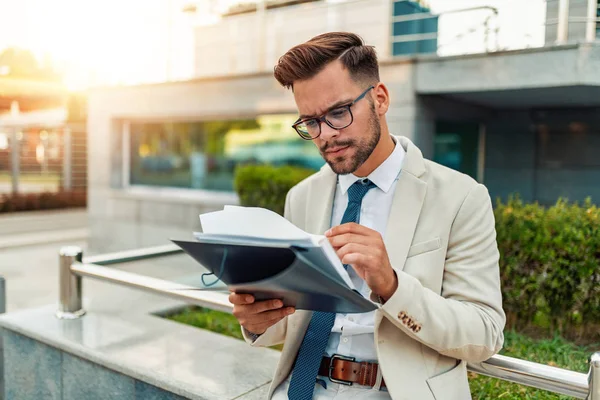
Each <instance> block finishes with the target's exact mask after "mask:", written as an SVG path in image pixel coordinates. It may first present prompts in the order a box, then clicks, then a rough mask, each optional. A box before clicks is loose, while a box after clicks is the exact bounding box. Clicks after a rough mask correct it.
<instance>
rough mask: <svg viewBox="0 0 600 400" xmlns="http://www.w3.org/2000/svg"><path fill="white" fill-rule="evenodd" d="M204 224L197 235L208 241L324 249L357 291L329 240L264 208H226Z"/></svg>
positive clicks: (202, 220) (203, 216)
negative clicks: (227, 240) (222, 240)
mask: <svg viewBox="0 0 600 400" xmlns="http://www.w3.org/2000/svg"><path fill="white" fill-rule="evenodd" d="M200 223H201V224H202V233H196V232H195V233H194V236H196V238H198V239H200V238H202V240H204V241H206V240H214V241H215V242H219V237H218V236H224V237H228V238H229V239H230V241H231V242H238V243H244V242H245V243H254V244H261V245H265V246H267V245H269V242H271V243H272V245H277V243H287V244H293V245H304V246H311V247H320V248H321V249H322V250H323V252H324V254H325V256H326V257H327V259H328V260H329V264H330V266H331V267H333V268H334V270H335V271H336V272H337V274H339V276H340V277H342V279H343V280H344V282H345V283H346V284H347V285H348V286H349V287H350V288H351V289H354V285H353V284H352V280H351V279H350V276H349V275H348V272H347V271H346V269H345V268H344V265H343V264H342V262H341V261H340V258H339V257H338V256H337V254H336V252H335V250H334V249H333V247H331V244H330V243H329V241H328V240H327V238H326V237H325V236H323V235H313V234H310V233H307V232H305V231H303V230H302V229H300V228H298V227H297V226H296V225H294V224H292V223H291V222H290V221H288V220H287V219H285V218H284V217H282V216H281V215H279V214H277V213H276V212H274V211H271V210H267V209H265V208H260V207H240V206H225V207H224V209H223V210H221V211H215V212H210V213H205V214H201V215H200ZM213 235H216V236H213ZM244 238H249V240H245V239H244ZM252 238H256V240H252Z"/></svg>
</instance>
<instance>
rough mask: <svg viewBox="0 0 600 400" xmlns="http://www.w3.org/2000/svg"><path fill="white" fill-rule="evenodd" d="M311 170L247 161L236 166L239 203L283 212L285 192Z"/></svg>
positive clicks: (235, 181)
mask: <svg viewBox="0 0 600 400" xmlns="http://www.w3.org/2000/svg"><path fill="white" fill-rule="evenodd" d="M314 172H315V171H313V170H311V169H304V168H298V167H291V166H283V167H274V166H270V165H246V166H242V167H238V168H237V169H236V171H235V178H234V183H233V185H234V188H235V191H236V192H237V194H238V196H239V198H240V204H241V205H243V206H246V207H262V208H267V209H269V210H273V211H275V212H277V213H278V214H280V215H283V208H284V205H285V196H286V194H287V192H288V191H289V190H290V189H291V188H292V187H293V186H294V185H296V184H297V183H298V182H300V181H302V180H303V179H305V178H307V177H309V176H310V175H312V174H314Z"/></svg>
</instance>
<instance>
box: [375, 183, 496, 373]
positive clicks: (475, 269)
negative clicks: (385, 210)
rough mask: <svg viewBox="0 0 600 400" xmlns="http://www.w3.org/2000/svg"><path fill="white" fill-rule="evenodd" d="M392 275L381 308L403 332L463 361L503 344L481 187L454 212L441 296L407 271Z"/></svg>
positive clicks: (490, 218) (491, 237)
mask: <svg viewBox="0 0 600 400" xmlns="http://www.w3.org/2000/svg"><path fill="white" fill-rule="evenodd" d="M396 274H397V276H398V289H397V290H396V292H395V293H394V295H393V296H392V297H390V298H389V299H388V301H387V302H386V303H385V304H384V305H383V306H382V307H381V310H382V312H383V313H384V316H385V317H387V319H389V320H390V321H391V322H392V323H393V324H394V325H396V326H397V327H398V328H399V329H401V330H402V331H403V332H404V333H406V334H407V335H409V336H410V337H412V338H414V339H415V340H417V341H419V342H421V343H423V344H425V345H426V346H428V347H430V348H432V349H434V350H436V351H437V352H438V353H441V354H443V355H446V356H449V357H453V358H457V359H461V360H466V361H467V362H481V361H484V360H487V359H488V358H490V357H491V356H492V355H494V354H496V353H497V352H498V351H499V350H500V349H501V348H502V344H503V342H504V336H503V333H502V332H503V329H504V324H505V322H506V316H505V314H504V311H503V310H502V294H501V291H500V276H499V275H500V274H499V252H498V246H497V243H496V229H495V221H494V213H493V209H492V204H491V200H490V196H489V194H488V191H487V189H486V188H485V186H483V185H479V184H478V185H476V186H474V188H473V189H472V190H471V191H470V192H469V193H468V194H467V196H466V198H465V199H464V201H463V204H462V205H461V207H460V209H459V211H458V213H457V215H456V216H455V219H454V222H453V224H452V227H451V229H450V236H449V241H448V250H447V254H446V261H445V267H444V277H443V281H442V293H441V295H439V294H437V293H434V292H433V291H431V290H430V289H428V288H425V287H423V285H422V284H421V283H420V281H419V280H417V279H416V278H415V277H413V276H411V275H409V274H407V273H404V272H402V271H398V270H397V271H396ZM407 321H408V323H407Z"/></svg>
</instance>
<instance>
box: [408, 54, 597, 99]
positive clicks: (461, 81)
mask: <svg viewBox="0 0 600 400" xmlns="http://www.w3.org/2000/svg"><path fill="white" fill-rule="evenodd" d="M597 71H600V46H598V45H595V44H587V45H579V46H577V45H568V46H559V47H553V48H543V49H533V50H522V51H513V52H501V53H494V54H488V55H473V56H465V57H449V58H443V59H436V58H431V59H424V60H419V62H418V63H417V73H416V79H417V80H416V90H417V92H418V93H420V94H445V93H446V94H450V93H454V94H456V93H464V92H488V91H506V90H517V89H528V88H547V87H565V86H574V85H593V86H599V85H600V74H598V72H597Z"/></svg>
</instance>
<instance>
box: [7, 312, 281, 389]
mask: <svg viewBox="0 0 600 400" xmlns="http://www.w3.org/2000/svg"><path fill="white" fill-rule="evenodd" d="M55 310H56V307H55V306H54V305H50V306H45V307H41V308H36V309H29V310H23V311H19V312H14V313H9V314H4V315H2V316H0V326H1V327H2V328H3V329H5V330H8V331H12V332H15V333H17V334H20V335H23V336H26V337H29V338H31V339H33V340H35V341H38V342H40V343H43V344H46V345H49V346H51V347H54V348H56V349H58V350H60V351H63V352H65V353H69V354H71V355H74V356H77V357H79V358H82V359H84V360H87V361H90V362H91V363H94V364H97V365H100V366H102V367H105V368H107V369H109V370H112V371H115V372H117V373H119V374H122V375H125V376H128V377H131V378H134V379H136V380H139V381H141V382H145V383H148V384H150V385H153V386H156V387H158V388H160V389H163V390H165V391H167V392H170V393H173V394H177V395H180V396H184V397H187V398H190V399H203V400H205V399H206V400H212V399H234V398H248V399H253V398H258V397H256V396H259V397H260V396H261V394H262V393H263V392H264V391H265V390H266V389H265V388H268V384H269V382H270V380H271V377H272V375H273V371H274V369H275V366H276V364H277V361H278V359H279V352H277V351H275V350H271V349H265V348H253V347H250V346H248V345H247V344H246V343H244V342H242V341H240V340H237V339H233V338H230V337H226V336H223V335H219V334H216V333H213V332H208V331H204V330H202V329H198V328H194V327H189V326H186V325H183V324H179V323H176V322H173V321H168V320H164V319H161V318H158V317H155V316H151V315H136V314H134V315H123V314H120V315H114V314H112V313H106V312H95V311H94V310H90V311H88V313H87V314H86V315H85V316H84V317H82V318H80V319H78V320H70V321H67V320H59V319H57V318H56V317H55V316H54V312H55ZM5 351H6V349H5Z"/></svg>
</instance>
